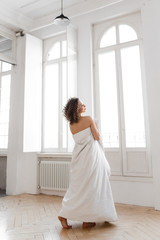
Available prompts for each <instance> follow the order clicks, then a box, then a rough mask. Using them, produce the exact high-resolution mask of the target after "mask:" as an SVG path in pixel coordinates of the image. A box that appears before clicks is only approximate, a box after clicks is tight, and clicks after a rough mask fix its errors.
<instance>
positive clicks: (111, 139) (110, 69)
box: [98, 51, 119, 147]
mask: <svg viewBox="0 0 160 240" xmlns="http://www.w3.org/2000/svg"><path fill="white" fill-rule="evenodd" d="M98 63H99V85H100V112H101V132H102V135H103V143H104V147H119V133H118V132H119V130H118V106H117V84H116V63H115V52H114V51H111V52H106V53H102V54H99V56H98Z"/></svg>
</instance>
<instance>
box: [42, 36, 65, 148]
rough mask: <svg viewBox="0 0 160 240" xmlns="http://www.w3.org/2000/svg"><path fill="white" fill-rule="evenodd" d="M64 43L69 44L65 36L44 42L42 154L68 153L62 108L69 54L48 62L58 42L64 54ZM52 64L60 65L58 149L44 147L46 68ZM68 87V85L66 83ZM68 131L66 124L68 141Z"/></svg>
mask: <svg viewBox="0 0 160 240" xmlns="http://www.w3.org/2000/svg"><path fill="white" fill-rule="evenodd" d="M62 41H66V42H67V37H66V35H65V34H63V35H58V36H55V37H53V38H50V39H47V40H45V41H44V46H43V47H44V52H43V84H42V89H43V91H42V92H43V94H42V95H43V101H42V109H43V111H42V152H67V145H66V148H64V147H63V138H64V136H63V134H62V131H63V130H62V129H63V121H64V118H63V116H62V115H63V114H62V107H63V105H64V103H62V89H63V86H62V64H63V63H64V62H65V63H66V64H67V53H66V56H62V55H60V57H59V58H55V59H51V60H48V59H47V55H48V53H49V51H50V50H51V49H52V47H53V46H54V44H56V43H57V42H60V53H62ZM66 52H67V46H66ZM51 64H58V69H59V70H58V73H59V78H58V80H59V87H58V93H59V97H58V102H59V103H58V122H59V126H58V147H57V148H45V147H44V134H45V133H44V99H45V67H46V66H49V65H51ZM66 78H67V73H66ZM66 81H67V80H66ZM66 86H68V85H67V83H66ZM65 91H66V95H67V92H68V88H67V87H66V89H65ZM67 134H68V131H67V123H66V141H67V140H68V137H67Z"/></svg>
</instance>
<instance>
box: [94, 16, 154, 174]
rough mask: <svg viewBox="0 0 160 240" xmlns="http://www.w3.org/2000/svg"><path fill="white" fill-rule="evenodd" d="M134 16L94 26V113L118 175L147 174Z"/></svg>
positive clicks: (139, 48)
mask: <svg viewBox="0 0 160 240" xmlns="http://www.w3.org/2000/svg"><path fill="white" fill-rule="evenodd" d="M135 19H136V17H135V16H134V17H133V18H132V17H131V19H130V18H129V17H128V18H127V17H126V18H123V19H116V20H115V21H110V22H108V23H107V22H106V23H102V24H98V25H97V26H95V28H94V34H95V65H96V77H95V79H96V82H95V86H96V87H95V88H96V89H97V90H96V91H95V94H96V96H95V97H96V109H95V112H96V118H98V119H99V122H100V127H101V133H102V136H103V144H104V147H105V149H106V151H108V156H109V158H111V159H110V160H111V161H112V160H113V159H115V162H116V161H117V163H118V164H119V166H120V167H119V170H117V174H118V175H134V174H135V175H142V176H143V175H145V176H146V175H148V174H150V173H149V169H148V167H147V166H148V155H147V148H148V140H147V134H146V118H145V116H146V111H145V105H144V93H145V87H144V77H143V62H142V59H143V57H142V39H141V34H140V32H139V28H138V27H139V26H138V25H136V24H134V23H136V22H137V21H136V20H135ZM130 20H132V21H130ZM134 20H135V21H134ZM138 161H139V163H138ZM136 162H137V163H136ZM112 163H113V161H112ZM112 163H111V164H112ZM136 164H138V165H137V169H134V168H136ZM140 168H142V169H140ZM115 169H116V168H115ZM115 173H116V170H115Z"/></svg>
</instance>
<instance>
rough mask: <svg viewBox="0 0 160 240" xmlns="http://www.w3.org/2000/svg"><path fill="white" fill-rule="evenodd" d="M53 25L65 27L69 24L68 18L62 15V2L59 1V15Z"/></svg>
mask: <svg viewBox="0 0 160 240" xmlns="http://www.w3.org/2000/svg"><path fill="white" fill-rule="evenodd" d="M53 23H54V24H55V25H59V26H67V25H68V24H69V23H70V20H69V18H68V17H66V16H64V15H63V0H61V15H59V16H57V17H56V18H55V19H54V21H53Z"/></svg>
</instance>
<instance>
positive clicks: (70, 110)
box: [63, 98, 80, 124]
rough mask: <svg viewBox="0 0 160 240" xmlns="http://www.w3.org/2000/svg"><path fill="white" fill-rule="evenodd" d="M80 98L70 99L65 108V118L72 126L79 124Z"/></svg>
mask: <svg viewBox="0 0 160 240" xmlns="http://www.w3.org/2000/svg"><path fill="white" fill-rule="evenodd" d="M78 103H79V98H70V99H69V100H68V101H67V104H66V105H65V107H64V108H63V113H64V116H65V118H66V119H67V120H68V121H69V122H70V124H73V123H77V122H78V121H79V118H80V116H79V104H78Z"/></svg>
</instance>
